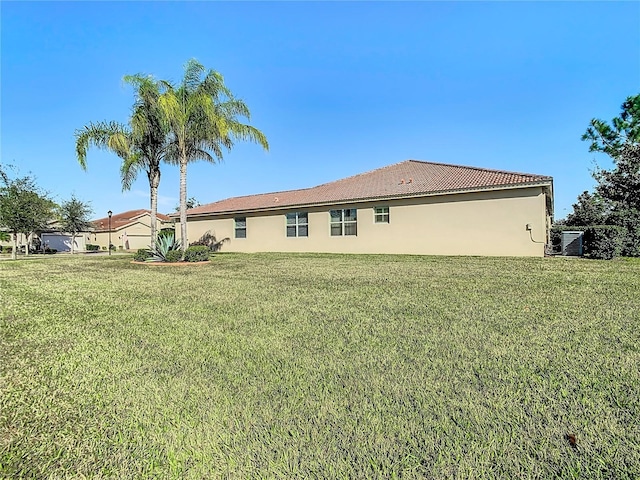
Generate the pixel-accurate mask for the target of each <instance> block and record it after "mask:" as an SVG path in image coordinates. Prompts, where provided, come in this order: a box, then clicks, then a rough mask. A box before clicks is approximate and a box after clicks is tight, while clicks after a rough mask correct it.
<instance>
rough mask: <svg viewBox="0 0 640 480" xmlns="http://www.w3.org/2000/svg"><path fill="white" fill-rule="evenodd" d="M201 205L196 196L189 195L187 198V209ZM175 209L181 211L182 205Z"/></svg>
mask: <svg viewBox="0 0 640 480" xmlns="http://www.w3.org/2000/svg"><path fill="white" fill-rule="evenodd" d="M199 206H200V202H199V201H198V199H197V198H196V197H189V199H188V200H187V210H190V209H192V208H196V207H199ZM175 211H176V212H179V211H180V205H177V206H176V208H175Z"/></svg>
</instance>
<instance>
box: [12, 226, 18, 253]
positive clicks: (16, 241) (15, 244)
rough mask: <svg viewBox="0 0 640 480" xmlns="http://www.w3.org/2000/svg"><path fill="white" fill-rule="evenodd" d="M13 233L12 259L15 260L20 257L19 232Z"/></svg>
mask: <svg viewBox="0 0 640 480" xmlns="http://www.w3.org/2000/svg"><path fill="white" fill-rule="evenodd" d="M12 235H13V249H12V250H11V259H12V260H15V259H17V258H18V234H17V233H15V232H14V233H12Z"/></svg>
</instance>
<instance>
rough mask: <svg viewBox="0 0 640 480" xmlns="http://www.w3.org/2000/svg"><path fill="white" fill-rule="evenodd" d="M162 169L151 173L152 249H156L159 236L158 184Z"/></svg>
mask: <svg viewBox="0 0 640 480" xmlns="http://www.w3.org/2000/svg"><path fill="white" fill-rule="evenodd" d="M159 185H160V171H159V170H158V171H156V172H153V173H150V174H149V191H150V196H151V250H153V249H155V246H156V238H157V236H158V218H157V217H158V186H159Z"/></svg>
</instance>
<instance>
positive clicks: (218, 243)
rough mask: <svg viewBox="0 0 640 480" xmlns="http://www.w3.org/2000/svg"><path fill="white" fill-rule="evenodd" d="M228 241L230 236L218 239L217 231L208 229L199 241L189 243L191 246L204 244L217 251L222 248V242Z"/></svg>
mask: <svg viewBox="0 0 640 480" xmlns="http://www.w3.org/2000/svg"><path fill="white" fill-rule="evenodd" d="M228 241H229V237H226V238H223V239H222V240H218V239H217V238H216V234H215V233H213V234H212V233H211V231H210V230H207V231H206V232H205V233H204V234H203V235H202V236H201V237H200V238H199V239H198V240H197V241H195V242H193V243H191V244H189V246H190V247H191V246H193V247H195V246H198V245H204V246H206V247H207V248H208V249H209V250H211V251H212V252H217V251H219V250H220V249H221V248H222V244H223V243H224V242H228Z"/></svg>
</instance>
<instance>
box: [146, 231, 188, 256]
mask: <svg viewBox="0 0 640 480" xmlns="http://www.w3.org/2000/svg"><path fill="white" fill-rule="evenodd" d="M174 250H180V242H179V241H177V240H176V239H175V237H174V236H173V235H166V236H159V237H158V239H157V240H156V243H155V245H154V248H153V249H151V250H149V252H150V253H151V257H150V258H149V260H150V261H152V262H168V261H170V260H168V259H167V254H168V253H169V252H171V251H174ZM179 253H180V258H182V252H181V251H180V252H179ZM172 255H173V256H174V257H175V254H172ZM172 258H173V257H172Z"/></svg>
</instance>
